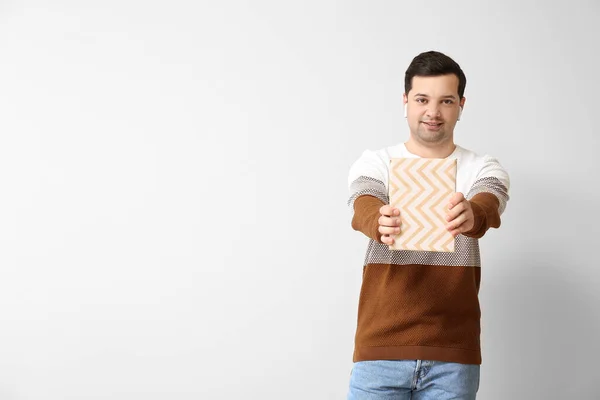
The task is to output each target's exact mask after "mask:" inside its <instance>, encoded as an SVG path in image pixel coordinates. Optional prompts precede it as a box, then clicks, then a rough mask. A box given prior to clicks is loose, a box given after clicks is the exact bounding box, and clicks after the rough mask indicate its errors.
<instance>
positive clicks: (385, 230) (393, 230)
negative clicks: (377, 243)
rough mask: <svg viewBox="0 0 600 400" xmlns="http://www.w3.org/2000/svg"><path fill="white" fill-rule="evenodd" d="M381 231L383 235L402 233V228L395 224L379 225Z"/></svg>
mask: <svg viewBox="0 0 600 400" xmlns="http://www.w3.org/2000/svg"><path fill="white" fill-rule="evenodd" d="M379 233H381V234H383V235H397V234H399V233H400V228H398V227H393V226H381V225H380V226H379Z"/></svg>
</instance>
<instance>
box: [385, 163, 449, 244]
mask: <svg viewBox="0 0 600 400" xmlns="http://www.w3.org/2000/svg"><path fill="white" fill-rule="evenodd" d="M456 166H457V165H456V159H447V158H392V159H391V160H390V178H389V198H390V205H392V206H393V207H396V208H398V209H399V210H400V218H401V221H402V224H401V225H400V234H398V235H396V236H395V237H394V240H395V242H394V244H393V245H391V246H389V248H390V249H391V250H414V251H436V252H447V253H451V252H454V237H453V236H452V235H451V234H450V232H448V230H446V225H447V221H446V211H447V209H448V208H447V207H448V201H449V200H450V197H451V196H452V194H453V193H454V192H455V190H456Z"/></svg>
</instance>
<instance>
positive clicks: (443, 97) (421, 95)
mask: <svg viewBox="0 0 600 400" xmlns="http://www.w3.org/2000/svg"><path fill="white" fill-rule="evenodd" d="M413 97H429V96H427V95H426V94H425V93H417V94H415V95H414V96H413ZM442 99H454V100H456V96H454V95H452V94H447V95H445V96H442Z"/></svg>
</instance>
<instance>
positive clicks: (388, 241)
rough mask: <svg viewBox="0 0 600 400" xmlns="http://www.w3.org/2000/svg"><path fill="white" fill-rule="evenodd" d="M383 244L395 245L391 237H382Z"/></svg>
mask: <svg viewBox="0 0 600 400" xmlns="http://www.w3.org/2000/svg"><path fill="white" fill-rule="evenodd" d="M381 242H382V243H384V244H387V245H392V244H394V238H393V237H391V236H387V235H382V236H381Z"/></svg>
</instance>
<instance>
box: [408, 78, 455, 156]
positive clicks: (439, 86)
mask: <svg viewBox="0 0 600 400" xmlns="http://www.w3.org/2000/svg"><path fill="white" fill-rule="evenodd" d="M464 103H465V98H462V99H460V98H459V96H458V77H457V76H456V75H454V74H449V75H440V76H415V77H414V78H413V80H412V88H411V89H410V92H409V93H405V94H404V104H406V105H407V107H408V109H407V119H408V126H409V128H410V132H411V134H412V136H413V137H414V138H415V139H416V140H418V141H419V142H421V143H424V144H429V145H435V144H438V143H440V144H441V143H446V142H447V141H453V135H454V125H456V121H457V119H458V113H459V110H460V107H462V106H463V105H464Z"/></svg>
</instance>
